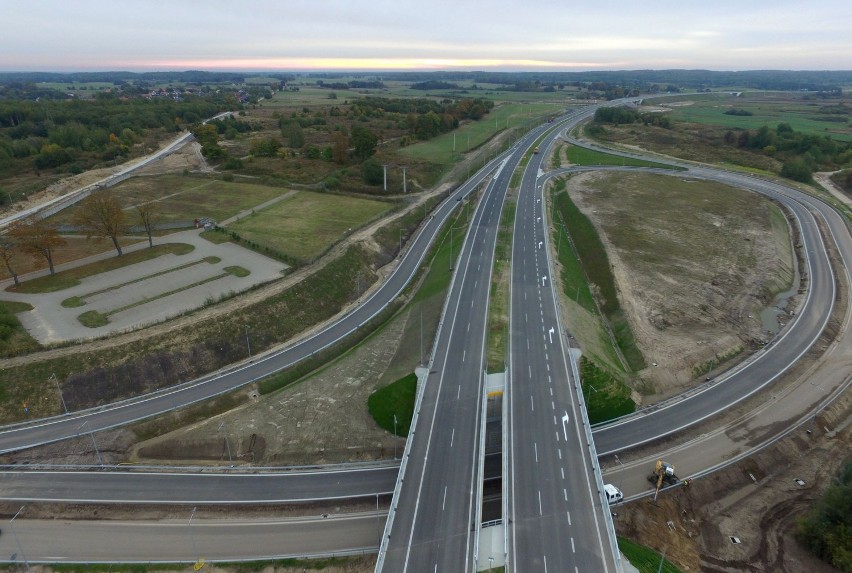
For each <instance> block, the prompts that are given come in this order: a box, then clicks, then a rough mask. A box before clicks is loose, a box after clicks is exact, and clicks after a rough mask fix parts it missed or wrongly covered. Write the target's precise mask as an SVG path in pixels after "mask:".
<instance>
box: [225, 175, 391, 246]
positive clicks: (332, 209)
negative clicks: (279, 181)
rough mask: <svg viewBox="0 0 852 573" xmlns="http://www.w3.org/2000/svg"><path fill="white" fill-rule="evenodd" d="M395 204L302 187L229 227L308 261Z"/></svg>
mask: <svg viewBox="0 0 852 573" xmlns="http://www.w3.org/2000/svg"><path fill="white" fill-rule="evenodd" d="M393 207H394V203H393V202H390V201H377V200H373V199H364V198H361V197H352V196H346V195H331V194H324V193H314V192H311V191H300V192H298V193H296V194H294V195H292V196H290V197H288V198H286V199H284V200H282V201H280V202H278V203H275V204H274V205H271V206H269V207H267V208H265V209H263V210H262V211H258V212H256V213H253V214H252V215H250V216H248V217H246V218H245V219H241V220H239V221H237V222H236V223H234V224H232V225H229V226H228V228H229V229H233V230H234V231H236V232H237V233H239V234H240V236H242V237H243V238H245V239H246V240H248V241H253V242H256V243H259V244H263V245H266V246H268V247H270V248H272V249H273V250H276V251H279V252H282V253H285V254H287V255H289V256H291V257H295V258H297V259H299V260H303V261H307V260H312V259H314V258H316V257H318V256H319V255H320V254H322V253H323V252H324V251H325V250H326V249H327V248H328V247H330V246H331V245H332V244H334V243H335V242H337V241H338V240H339V239H340V238H342V237H343V236H345V235H347V234H348V233H349V232H350V231H353V230H355V229H357V228H359V227H361V226H363V225H364V224H366V223H368V222H370V221H372V220H374V219H376V218H377V217H380V216H381V215H383V214H385V213H387V212H388V211H390V210H391V209H393Z"/></svg>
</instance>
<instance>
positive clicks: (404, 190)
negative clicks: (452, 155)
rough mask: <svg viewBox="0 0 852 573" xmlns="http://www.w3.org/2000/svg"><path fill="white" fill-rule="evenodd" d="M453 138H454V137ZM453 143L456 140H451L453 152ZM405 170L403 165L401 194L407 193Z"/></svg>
mask: <svg viewBox="0 0 852 573" xmlns="http://www.w3.org/2000/svg"><path fill="white" fill-rule="evenodd" d="M453 137H454V138H455V135H454V136H453ZM455 141H456V140H455V139H453V151H455ZM406 169H408V168H407V167H405V166H404V165H403V167H402V192H403V193H408V185H407V183H406V180H405V170H406Z"/></svg>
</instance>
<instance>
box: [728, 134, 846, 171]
mask: <svg viewBox="0 0 852 573" xmlns="http://www.w3.org/2000/svg"><path fill="white" fill-rule="evenodd" d="M724 141H725V143H726V144H728V145H731V146H736V147H740V148H744V149H750V150H753V151H755V152H758V153H762V154H764V155H767V156H769V157H775V158H776V159H778V160H779V161H781V162H782V167H781V176H782V177H787V178H789V179H793V180H794V181H801V182H803V183H807V182H810V181H811V179H812V175H813V173H814V172H816V171H834V170H836V169H838V168H840V167H842V166H843V165H847V164H849V163H850V162H852V144H850V143H849V142H841V141H835V140H833V139H831V138H830V137H828V136H827V135H812V134H807V133H802V132H800V131H796V130H794V129H793V128H792V127H791V126H790V124H789V123H779V124H778V125H777V126H776V127H775V129H772V128H771V127H769V126H766V125H764V126H762V127H760V128H759V129H757V130H750V129H743V130H739V131H736V132H735V131H733V130H729V131H727V132H725V136H724Z"/></svg>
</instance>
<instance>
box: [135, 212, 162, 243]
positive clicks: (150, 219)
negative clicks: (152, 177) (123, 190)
mask: <svg viewBox="0 0 852 573" xmlns="http://www.w3.org/2000/svg"><path fill="white" fill-rule="evenodd" d="M136 214H137V215H138V216H139V222H140V223H142V226H143V227H145V233H146V234H147V235H148V247H153V246H154V238H153V231H154V225H155V224H156V222H157V219H158V218H159V215H160V204H159V203H157V202H155V201H149V202H147V203H142V204H141V205H136Z"/></svg>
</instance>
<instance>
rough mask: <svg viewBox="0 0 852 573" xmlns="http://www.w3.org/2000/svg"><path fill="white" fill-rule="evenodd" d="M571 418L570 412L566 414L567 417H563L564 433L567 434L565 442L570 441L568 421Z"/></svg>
mask: <svg viewBox="0 0 852 573" xmlns="http://www.w3.org/2000/svg"><path fill="white" fill-rule="evenodd" d="M570 419H571V418H569V417H568V412H565V415H564V416H562V433H563V434H565V441H566V442H567V441H568V421H569V420H570Z"/></svg>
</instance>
